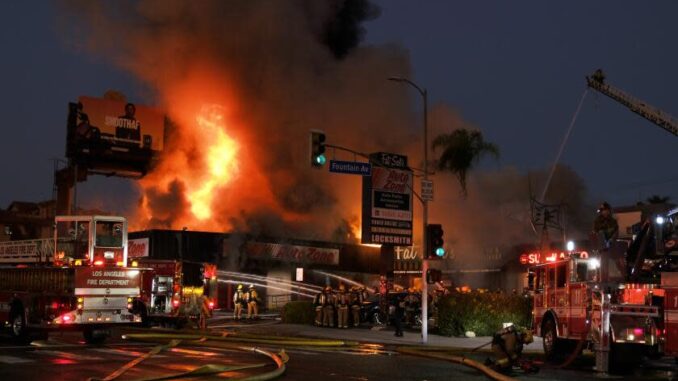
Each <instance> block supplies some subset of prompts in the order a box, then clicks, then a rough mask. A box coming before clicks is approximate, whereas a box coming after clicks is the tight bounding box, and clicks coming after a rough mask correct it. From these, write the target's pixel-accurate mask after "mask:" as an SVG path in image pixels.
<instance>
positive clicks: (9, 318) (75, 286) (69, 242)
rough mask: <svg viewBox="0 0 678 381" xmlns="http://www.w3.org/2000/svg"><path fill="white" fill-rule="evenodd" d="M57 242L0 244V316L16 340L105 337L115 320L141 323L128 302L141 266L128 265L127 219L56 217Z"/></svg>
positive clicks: (134, 292) (94, 339)
mask: <svg viewBox="0 0 678 381" xmlns="http://www.w3.org/2000/svg"><path fill="white" fill-rule="evenodd" d="M55 226H56V229H55V236H54V240H53V241H52V240H49V239H47V240H27V241H8V242H2V243H0V290H1V291H0V322H2V323H3V325H4V327H5V328H7V329H9V331H10V334H11V335H12V336H13V337H14V338H15V339H17V340H18V341H23V342H26V341H30V339H31V338H32V337H33V336H35V335H36V334H38V335H39V336H42V337H45V336H46V335H47V333H48V332H49V331H50V330H63V329H78V330H82V331H83V332H84V336H85V339H86V340H87V341H88V342H98V341H102V340H104V339H105V338H106V336H107V330H108V329H109V328H110V327H112V326H115V325H120V324H132V323H139V322H140V321H141V316H140V315H135V314H134V313H133V312H131V302H132V300H133V298H136V297H138V296H139V293H140V272H139V270H138V269H135V268H128V267H126V258H127V252H126V251H127V247H126V246H127V222H126V220H125V219H124V218H122V217H110V216H74V217H56V225H55Z"/></svg>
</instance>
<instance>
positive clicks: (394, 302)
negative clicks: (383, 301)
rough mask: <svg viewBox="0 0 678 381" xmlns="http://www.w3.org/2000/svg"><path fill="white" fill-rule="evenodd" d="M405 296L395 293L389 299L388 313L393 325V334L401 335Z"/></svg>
mask: <svg viewBox="0 0 678 381" xmlns="http://www.w3.org/2000/svg"><path fill="white" fill-rule="evenodd" d="M406 304H407V302H406V301H405V297H403V296H402V295H401V294H395V295H393V296H392V297H391V298H390V299H389V307H388V311H389V315H390V318H391V320H392V321H393V326H395V336H398V337H402V336H403V317H404V316H405V305H406Z"/></svg>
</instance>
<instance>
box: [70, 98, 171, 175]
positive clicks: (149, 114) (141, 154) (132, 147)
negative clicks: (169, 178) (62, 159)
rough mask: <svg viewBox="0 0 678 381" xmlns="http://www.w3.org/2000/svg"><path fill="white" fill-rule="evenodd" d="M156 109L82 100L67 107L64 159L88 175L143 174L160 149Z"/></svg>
mask: <svg viewBox="0 0 678 381" xmlns="http://www.w3.org/2000/svg"><path fill="white" fill-rule="evenodd" d="M165 121H166V119H165V116H164V114H163V113H162V112H161V111H159V110H158V109H155V108H152V107H148V106H144V105H139V104H134V103H126V102H123V101H118V100H110V99H102V98H93V97H86V96H82V97H80V98H78V102H77V103H70V104H69V113H68V125H67V139H66V156H67V157H68V158H69V159H71V160H73V161H74V162H75V164H77V165H79V166H83V167H86V168H87V169H88V170H90V171H92V172H101V171H103V172H118V171H130V172H136V173H140V174H141V175H143V174H145V173H146V172H147V171H148V169H149V168H150V166H151V165H152V164H153V161H154V159H155V158H156V156H157V153H158V152H160V151H162V150H163V148H164V144H165V141H164V138H165V124H166V123H165Z"/></svg>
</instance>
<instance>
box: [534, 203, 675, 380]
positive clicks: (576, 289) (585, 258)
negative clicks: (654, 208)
mask: <svg viewBox="0 0 678 381" xmlns="http://www.w3.org/2000/svg"><path fill="white" fill-rule="evenodd" d="M592 242H593V244H591V247H594V249H593V250H590V251H573V252H560V253H551V254H549V255H546V256H542V255H541V254H540V253H534V254H531V255H530V256H529V257H528V259H529V260H530V261H534V262H538V263H539V264H537V265H536V266H533V267H532V268H531V269H530V270H529V272H528V285H529V288H530V289H531V290H532V291H533V294H534V304H533V311H532V315H533V329H534V331H535V333H536V334H537V335H538V336H542V338H543V346H544V353H545V354H546V357H547V358H549V359H552V360H553V359H559V358H560V359H562V358H563V357H564V356H565V355H576V354H577V352H578V351H581V350H582V349H591V350H593V351H595V352H596V367H597V369H600V370H601V371H605V372H607V370H608V369H609V370H613V371H615V370H623V369H624V368H628V367H630V366H633V365H634V364H637V363H638V362H639V361H640V360H641V359H642V358H643V356H651V357H653V356H663V355H665V356H673V357H676V358H678V245H677V244H676V242H678V209H675V210H672V211H669V212H668V213H666V214H664V215H655V216H650V217H649V218H647V219H646V220H645V221H644V222H643V223H642V226H641V228H640V230H639V231H638V232H637V233H636V235H635V237H634V238H633V239H632V240H628V241H625V240H616V241H613V242H612V243H611V244H610V245H609V246H608V247H606V248H603V246H602V245H600V244H599V243H598V242H596V240H595V239H594V240H592Z"/></svg>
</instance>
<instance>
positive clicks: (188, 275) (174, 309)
mask: <svg viewBox="0 0 678 381" xmlns="http://www.w3.org/2000/svg"><path fill="white" fill-rule="evenodd" d="M136 262H138V265H139V267H140V268H143V270H142V274H141V295H140V297H139V298H138V299H136V300H135V302H134V308H135V311H138V312H139V313H140V314H141V316H142V320H143V322H144V324H145V325H153V324H156V325H169V326H174V327H181V326H183V325H184V324H185V323H186V322H188V321H190V320H196V321H201V317H207V316H210V315H211V313H212V310H213V309H214V308H215V303H216V286H217V285H216V265H214V264H208V263H196V262H189V261H181V260H166V259H150V258H139V259H137V260H136Z"/></svg>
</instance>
